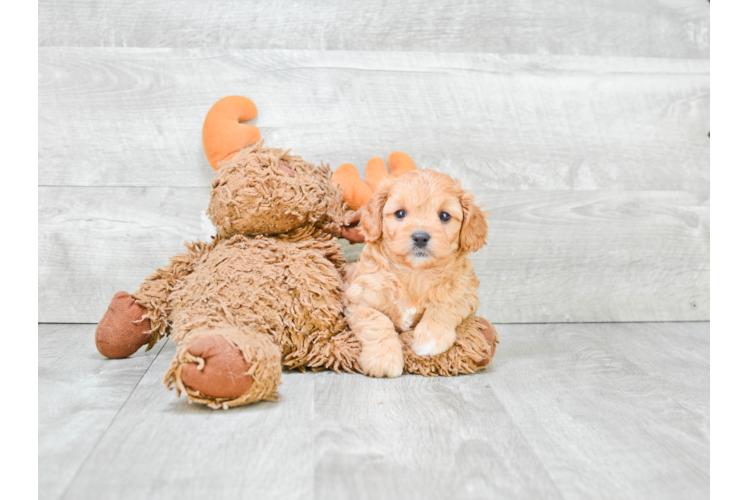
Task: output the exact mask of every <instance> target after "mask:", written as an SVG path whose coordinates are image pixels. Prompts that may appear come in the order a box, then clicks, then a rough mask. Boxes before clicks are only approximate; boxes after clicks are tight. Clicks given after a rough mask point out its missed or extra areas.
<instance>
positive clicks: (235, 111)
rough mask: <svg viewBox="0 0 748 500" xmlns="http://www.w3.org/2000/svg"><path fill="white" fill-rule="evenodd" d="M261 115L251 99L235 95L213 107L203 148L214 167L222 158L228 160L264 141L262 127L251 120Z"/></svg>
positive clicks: (209, 112)
mask: <svg viewBox="0 0 748 500" xmlns="http://www.w3.org/2000/svg"><path fill="white" fill-rule="evenodd" d="M256 116H257V106H255V103H253V102H252V101H251V100H250V99H247V98H246V97H242V96H240V95H232V96H228V97H224V98H223V99H219V100H218V102H216V103H215V104H214V105H213V107H211V108H210V111H208V114H207V115H206V116H205V122H204V123H203V149H204V150H205V156H206V158H208V163H210V166H211V167H213V170H218V162H219V161H228V160H230V159H231V158H233V157H234V155H235V154H236V153H238V152H239V151H241V150H242V149H244V148H246V147H248V146H251V145H252V144H254V143H256V142H257V141H259V140H260V137H261V136H262V135H261V134H260V129H259V128H257V127H255V126H254V125H250V124H248V123H242V122H246V121H249V120H253V119H254V118H255V117H256Z"/></svg>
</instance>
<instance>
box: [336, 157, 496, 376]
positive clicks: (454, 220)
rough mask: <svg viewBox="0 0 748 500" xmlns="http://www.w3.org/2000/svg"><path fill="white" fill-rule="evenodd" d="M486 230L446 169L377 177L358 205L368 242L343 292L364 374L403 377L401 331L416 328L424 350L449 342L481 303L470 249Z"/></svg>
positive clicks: (417, 343) (416, 342)
mask: <svg viewBox="0 0 748 500" xmlns="http://www.w3.org/2000/svg"><path fill="white" fill-rule="evenodd" d="M487 229H488V225H487V223H486V213H485V212H484V211H482V210H481V209H480V208H479V207H478V206H476V205H475V198H474V197H473V195H472V194H470V193H468V192H466V191H464V190H463V189H462V188H461V187H460V183H459V182H457V181H455V180H454V179H452V178H451V177H450V176H448V175H446V174H440V173H438V172H434V171H433V170H426V169H420V170H413V171H411V172H409V173H407V174H404V175H402V176H400V177H397V178H394V179H389V180H385V181H382V182H381V183H380V185H379V186H378V188H377V190H376V192H375V193H374V195H373V196H372V199H371V201H370V202H369V204H368V205H367V206H365V207H363V208H362V209H361V231H362V233H363V235H364V237H365V239H366V242H367V244H366V246H365V247H364V250H363V252H362V253H361V258H360V260H359V262H358V263H355V264H352V265H351V266H349V268H348V275H347V279H346V285H347V288H346V292H345V300H346V316H347V318H348V323H349V324H350V326H351V329H352V330H353V332H354V333H355V334H356V336H357V337H358V338H359V340H360V341H361V355H360V358H359V362H360V364H361V367H362V369H363V371H364V373H365V374H366V375H369V376H372V377H398V376H400V375H402V372H403V349H402V344H401V343H400V339H399V337H398V334H399V333H400V332H403V331H407V330H411V329H413V328H415V330H414V332H413V344H412V347H413V350H414V351H415V352H416V354H418V355H419V356H432V355H436V354H440V353H442V352H444V351H446V350H447V349H449V348H450V347H452V345H453V344H454V342H455V337H456V334H455V328H456V327H457V326H458V325H459V324H460V323H461V322H462V321H463V320H464V319H465V318H467V317H468V316H470V315H472V314H475V312H476V311H477V309H478V293H477V291H478V278H476V276H475V272H474V271H473V264H472V263H471V262H470V259H468V256H467V255H468V254H469V253H470V252H475V251H477V250H478V249H480V248H481V247H482V246H483V245H484V244H485V242H486V233H487Z"/></svg>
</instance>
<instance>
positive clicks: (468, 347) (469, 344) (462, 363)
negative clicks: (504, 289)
mask: <svg viewBox="0 0 748 500" xmlns="http://www.w3.org/2000/svg"><path fill="white" fill-rule="evenodd" d="M486 323H487V324H488V325H489V326H491V324H490V323H488V322H487V321H486V320H485V319H483V318H478V317H476V316H470V317H468V318H465V320H464V321H463V322H462V323H461V324H460V325H459V326H458V327H457V340H456V341H455V345H453V346H452V347H450V348H449V349H448V350H447V351H446V352H443V353H442V354H439V355H437V356H428V357H424V358H422V357H419V356H416V354H415V353H414V352H413V349H412V348H411V347H410V340H411V336H412V335H413V331H412V330H410V331H407V332H403V333H401V334H400V340H401V341H402V343H403V357H404V358H405V367H404V369H403V373H414V374H418V375H425V376H430V377H433V376H436V375H442V376H445V377H449V376H452V375H460V374H464V373H475V372H476V371H478V370H482V369H484V368H486V366H487V365H488V363H489V362H490V361H491V358H493V353H494V352H495V350H496V343H498V341H499V339H498V337H496V336H495V334H494V338H493V341H491V340H489V338H490V335H486V334H484V333H483V331H484V330H486V326H485V324H486ZM491 330H493V327H492V326H491ZM494 332H495V330H494ZM489 353H490V355H489ZM487 358H488V361H486V359H487Z"/></svg>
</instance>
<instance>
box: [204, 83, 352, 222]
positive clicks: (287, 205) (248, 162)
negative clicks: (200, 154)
mask: <svg viewBox="0 0 748 500" xmlns="http://www.w3.org/2000/svg"><path fill="white" fill-rule="evenodd" d="M237 108H238V109H240V110H241V109H245V110H248V112H246V113H240V112H237ZM256 114H257V108H256V107H255V106H254V104H253V103H252V101H250V100H249V99H247V98H246V97H240V96H230V97H225V98H223V99H221V100H219V101H218V102H217V103H216V104H214V105H213V107H212V108H211V110H210V111H209V112H208V116H207V117H206V118H205V124H204V125H203V143H204V144H203V145H204V147H205V151H206V156H207V157H208V161H209V162H210V163H211V165H212V166H213V168H214V169H216V174H215V177H214V178H213V189H212V190H211V192H210V205H209V206H208V217H210V220H211V221H212V222H213V224H214V225H215V226H216V229H217V233H218V236H220V237H230V236H233V235H235V234H244V235H258V234H266V235H275V234H282V233H288V232H291V231H294V230H296V229H299V228H303V227H314V228H317V229H320V230H322V231H324V232H326V233H330V234H332V235H334V236H339V235H340V228H341V226H342V224H343V207H344V202H343V198H342V193H341V191H340V190H339V189H337V188H336V187H335V185H334V184H333V183H332V182H331V181H330V169H329V167H327V166H317V165H314V164H312V163H309V162H307V161H304V159H302V158H301V157H299V156H296V155H292V154H290V153H289V151H284V150H282V149H278V148H264V147H262V146H263V144H262V141H261V140H260V135H259V129H257V127H254V126H251V125H246V124H243V123H240V120H248V119H252V118H254V116H256ZM222 131H223V133H222ZM252 141H255V142H254V145H252V144H253V142H252Z"/></svg>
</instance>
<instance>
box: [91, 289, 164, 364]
mask: <svg viewBox="0 0 748 500" xmlns="http://www.w3.org/2000/svg"><path fill="white" fill-rule="evenodd" d="M153 335H154V333H151V321H150V320H149V319H148V310H147V309H146V308H145V307H143V306H142V305H140V304H139V303H138V301H136V300H135V298H134V297H133V296H132V295H130V294H129V293H127V292H117V293H116V294H115V295H114V297H113V298H112V302H111V303H110V304H109V308H108V309H107V311H106V313H104V317H103V318H101V321H99V325H98V326H97V327H96V348H97V349H98V350H99V352H100V353H101V354H103V355H104V356H106V357H107V358H112V359H119V358H126V357H127V356H129V355H131V354H133V353H135V351H137V350H138V349H140V348H141V347H143V346H144V345H145V344H149V343H150V342H151V340H152V339H153ZM156 340H158V339H156ZM154 343H155V342H154Z"/></svg>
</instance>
